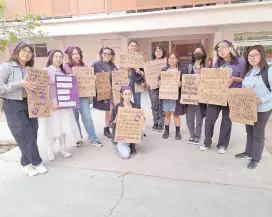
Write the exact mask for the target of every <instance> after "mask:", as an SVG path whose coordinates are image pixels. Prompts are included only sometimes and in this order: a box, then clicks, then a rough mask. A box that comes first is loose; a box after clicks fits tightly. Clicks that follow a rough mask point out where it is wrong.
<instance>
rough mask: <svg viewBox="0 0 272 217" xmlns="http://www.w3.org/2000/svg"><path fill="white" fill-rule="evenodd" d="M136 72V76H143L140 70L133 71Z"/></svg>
mask: <svg viewBox="0 0 272 217" xmlns="http://www.w3.org/2000/svg"><path fill="white" fill-rule="evenodd" d="M135 70H136V73H137V74H138V75H143V72H142V71H141V70H140V69H135Z"/></svg>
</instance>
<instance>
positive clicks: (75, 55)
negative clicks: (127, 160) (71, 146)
mask: <svg viewBox="0 0 272 217" xmlns="http://www.w3.org/2000/svg"><path fill="white" fill-rule="evenodd" d="M65 53H66V54H67V55H68V60H69V61H68V63H67V64H65V65H64V70H65V71H66V72H67V74H72V73H73V67H87V66H86V65H85V64H84V62H83V52H82V51H81V49H80V48H79V47H74V46H70V47H68V48H67V49H66V51H65ZM79 101H80V102H79V103H80V108H79V109H74V115H75V118H76V122H77V125H78V129H79V132H80V135H81V138H82V137H83V136H82V131H81V127H80V123H79V113H80V115H81V119H82V122H83V124H84V127H85V130H86V132H87V134H88V136H89V140H90V142H91V143H92V144H93V145H94V146H97V147H102V146H103V144H102V143H101V142H100V141H99V140H98V138H97V136H96V134H95V129H94V124H93V119H92V116H91V112H90V105H89V100H88V98H87V97H80V99H79ZM76 146H77V147H81V146H82V141H78V142H77V143H76Z"/></svg>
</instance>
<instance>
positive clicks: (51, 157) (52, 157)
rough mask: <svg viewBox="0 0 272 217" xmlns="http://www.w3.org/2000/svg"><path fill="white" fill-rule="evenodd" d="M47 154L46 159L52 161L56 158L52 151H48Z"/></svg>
mask: <svg viewBox="0 0 272 217" xmlns="http://www.w3.org/2000/svg"><path fill="white" fill-rule="evenodd" d="M47 155H48V160H50V161H53V160H55V159H56V155H55V153H54V152H53V151H48V153H47Z"/></svg>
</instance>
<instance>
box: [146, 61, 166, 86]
mask: <svg viewBox="0 0 272 217" xmlns="http://www.w3.org/2000/svg"><path fill="white" fill-rule="evenodd" d="M166 62H167V61H166V59H162V60H154V61H149V62H147V63H146V64H145V67H144V72H145V79H146V83H147V85H149V86H150V89H157V88H158V86H157V85H158V77H159V75H160V73H161V70H162V69H163V67H165V66H166Z"/></svg>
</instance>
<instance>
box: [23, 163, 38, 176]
mask: <svg viewBox="0 0 272 217" xmlns="http://www.w3.org/2000/svg"><path fill="white" fill-rule="evenodd" d="M22 172H23V173H25V174H27V175H29V176H36V175H38V174H39V173H38V171H37V170H35V169H34V168H33V167H32V166H31V165H30V164H28V165H27V166H24V167H22Z"/></svg>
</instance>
